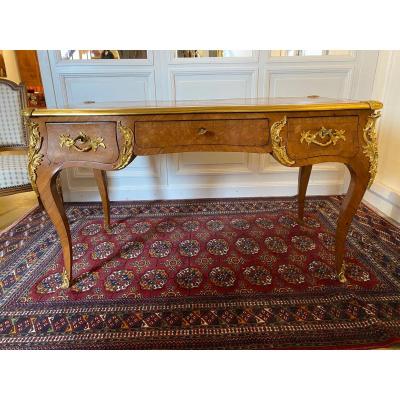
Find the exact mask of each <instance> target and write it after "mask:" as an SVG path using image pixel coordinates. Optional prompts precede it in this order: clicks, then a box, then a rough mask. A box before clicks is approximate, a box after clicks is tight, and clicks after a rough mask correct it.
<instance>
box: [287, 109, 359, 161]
mask: <svg viewBox="0 0 400 400" xmlns="http://www.w3.org/2000/svg"><path fill="white" fill-rule="evenodd" d="M357 130H358V117H357V116H343V117H307V118H288V122H287V153H288V156H289V158H290V159H292V160H302V159H306V158H312V157H320V156H341V157H346V158H348V157H353V156H354V155H355V154H356V153H357V151H358V136H357Z"/></svg>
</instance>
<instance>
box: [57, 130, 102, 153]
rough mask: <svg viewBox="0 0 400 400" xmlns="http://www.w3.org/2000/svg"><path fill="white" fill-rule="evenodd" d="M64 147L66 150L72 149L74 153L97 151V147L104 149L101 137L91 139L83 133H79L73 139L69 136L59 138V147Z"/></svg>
mask: <svg viewBox="0 0 400 400" xmlns="http://www.w3.org/2000/svg"><path fill="white" fill-rule="evenodd" d="M63 146H65V147H66V148H68V149H71V148H73V149H74V150H76V151H80V152H87V151H90V150H93V151H97V149H98V148H99V147H103V149H105V148H106V145H105V144H104V139H103V138H102V137H95V138H91V137H90V136H88V135H86V133H85V132H79V134H78V136H77V137H76V138H75V139H72V138H71V136H70V135H61V136H60V147H63Z"/></svg>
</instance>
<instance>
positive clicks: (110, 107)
mask: <svg viewBox="0 0 400 400" xmlns="http://www.w3.org/2000/svg"><path fill="white" fill-rule="evenodd" d="M382 106H383V105H382V103H381V102H379V101H355V100H339V99H330V98H324V97H315V96H310V97H305V98H298V97H282V98H279V97H276V98H260V99H228V100H204V101H196V100H193V101H147V102H116V103H101V102H100V103H96V102H90V103H88V104H85V103H83V104H77V105H71V106H70V107H68V108H55V109H50V108H48V109H47V108H37V109H26V110H25V112H24V115H25V116H34V117H41V116H43V117H45V116H48V117H50V116H80V115H81V116H91V115H121V116H122V115H148V114H150V115H151V114H181V113H220V112H221V113H223V112H287V111H329V110H332V111H333V110H368V109H369V110H379V109H381V108H382Z"/></svg>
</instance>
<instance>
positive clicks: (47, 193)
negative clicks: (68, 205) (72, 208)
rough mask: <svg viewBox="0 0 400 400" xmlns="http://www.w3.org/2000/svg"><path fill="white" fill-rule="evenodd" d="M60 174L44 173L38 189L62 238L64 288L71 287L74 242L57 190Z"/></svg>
mask: <svg viewBox="0 0 400 400" xmlns="http://www.w3.org/2000/svg"><path fill="white" fill-rule="evenodd" d="M58 173H59V172H54V171H43V173H41V174H39V175H38V178H37V189H38V192H39V195H40V199H41V201H42V204H43V207H44V209H45V210H46V212H47V214H48V215H49V217H50V219H51V221H52V222H53V224H54V226H55V228H56V231H57V233H58V235H59V237H60V241H61V246H62V251H63V256H64V272H63V284H62V288H64V289H65V288H68V287H70V286H71V284H72V282H71V278H72V242H71V233H70V230H69V225H68V220H67V217H66V215H65V210H64V205H63V202H62V199H61V196H60V193H59V191H58V189H57V175H58Z"/></svg>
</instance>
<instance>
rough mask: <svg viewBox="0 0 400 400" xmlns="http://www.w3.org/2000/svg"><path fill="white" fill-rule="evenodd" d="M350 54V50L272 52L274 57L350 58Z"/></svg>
mask: <svg viewBox="0 0 400 400" xmlns="http://www.w3.org/2000/svg"><path fill="white" fill-rule="evenodd" d="M350 54H351V51H350V50H271V56H272V57H291V56H294V57H295V56H314V57H315V56H349V55H350Z"/></svg>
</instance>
